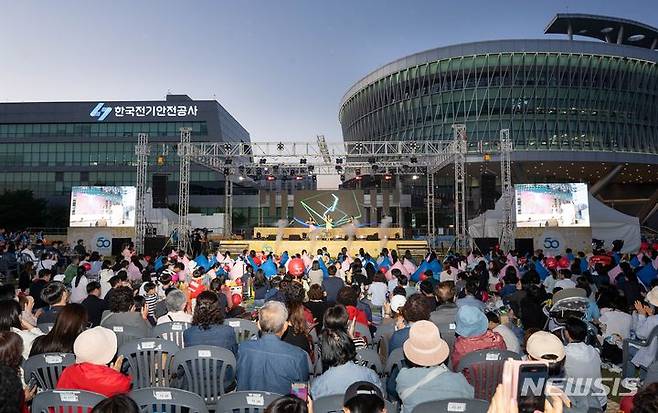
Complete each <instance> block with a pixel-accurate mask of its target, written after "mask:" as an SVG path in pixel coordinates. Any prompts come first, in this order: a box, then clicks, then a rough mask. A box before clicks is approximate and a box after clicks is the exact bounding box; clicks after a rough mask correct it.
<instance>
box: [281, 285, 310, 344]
mask: <svg viewBox="0 0 658 413" xmlns="http://www.w3.org/2000/svg"><path fill="white" fill-rule="evenodd" d="M283 295H284V297H285V300H286V302H285V304H286V308H287V309H288V329H287V330H286V332H285V333H284V334H283V337H281V340H283V341H285V342H286V343H288V344H292V345H294V346H297V347H299V348H301V349H302V350H304V351H305V352H307V353H308V354H309V355H310V354H311V344H310V340H309V335H308V333H309V331H310V325H309V323H308V321H307V320H306V316H305V312H304V310H305V307H304V287H303V286H302V285H301V284H299V283H298V282H290V283H288V284H287V285H286V286H285V288H284V289H283ZM309 312H310V311H309ZM311 317H313V316H312V315H311Z"/></svg>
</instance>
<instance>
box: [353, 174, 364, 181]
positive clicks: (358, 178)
mask: <svg viewBox="0 0 658 413" xmlns="http://www.w3.org/2000/svg"><path fill="white" fill-rule="evenodd" d="M354 179H356V180H357V181H360V180H362V179H363V177H362V176H361V175H357V176H355V177H354Z"/></svg>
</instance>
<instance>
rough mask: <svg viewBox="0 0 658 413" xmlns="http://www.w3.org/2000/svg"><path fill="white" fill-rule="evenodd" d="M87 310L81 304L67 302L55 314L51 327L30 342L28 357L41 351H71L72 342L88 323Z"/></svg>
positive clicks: (41, 352)
mask: <svg viewBox="0 0 658 413" xmlns="http://www.w3.org/2000/svg"><path fill="white" fill-rule="evenodd" d="M87 320H88V318H87V310H85V308H84V307H83V306H82V305H81V304H68V305H67V306H65V307H64V308H63V309H62V310H61V311H60V312H59V314H58V315H57V320H56V321H55V325H54V326H53V329H52V330H50V331H49V332H48V334H46V335H42V336H39V337H37V338H36V339H35V340H34V342H33V343H32V349H31V350H30V357H31V356H35V355H37V354H43V353H73V343H74V342H75V339H76V338H77V337H78V335H79V334H80V333H82V332H83V331H84V330H85V329H86V328H87V324H88V321H87Z"/></svg>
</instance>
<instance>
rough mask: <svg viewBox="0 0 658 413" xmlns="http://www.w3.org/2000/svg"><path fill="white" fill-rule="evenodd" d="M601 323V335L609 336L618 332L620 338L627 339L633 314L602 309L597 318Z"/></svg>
mask: <svg viewBox="0 0 658 413" xmlns="http://www.w3.org/2000/svg"><path fill="white" fill-rule="evenodd" d="M599 321H600V322H601V324H604V325H605V329H604V331H605V332H604V333H603V337H604V338H605V337H610V336H612V335H613V334H618V335H619V336H620V337H621V338H622V339H627V338H629V337H630V335H631V325H632V324H633V316H631V315H630V314H628V313H624V312H622V311H617V310H610V309H603V310H601V317H600V318H599Z"/></svg>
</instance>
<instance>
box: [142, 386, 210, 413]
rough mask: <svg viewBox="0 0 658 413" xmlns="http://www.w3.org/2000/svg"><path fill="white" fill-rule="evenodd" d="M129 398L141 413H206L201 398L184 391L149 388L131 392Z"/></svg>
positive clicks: (206, 409)
mask: <svg viewBox="0 0 658 413" xmlns="http://www.w3.org/2000/svg"><path fill="white" fill-rule="evenodd" d="M129 396H130V398H131V399H133V400H134V401H135V403H137V406H139V410H140V411H141V412H142V413H160V412H167V413H183V412H185V413H208V408H207V407H206V403H205V402H204V401H203V399H202V398H201V396H199V395H198V394H194V393H192V392H189V391H185V390H180V389H172V388H168V387H157V388H153V387H150V388H144V389H138V390H133V391H132V392H131V393H130V395H129Z"/></svg>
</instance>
